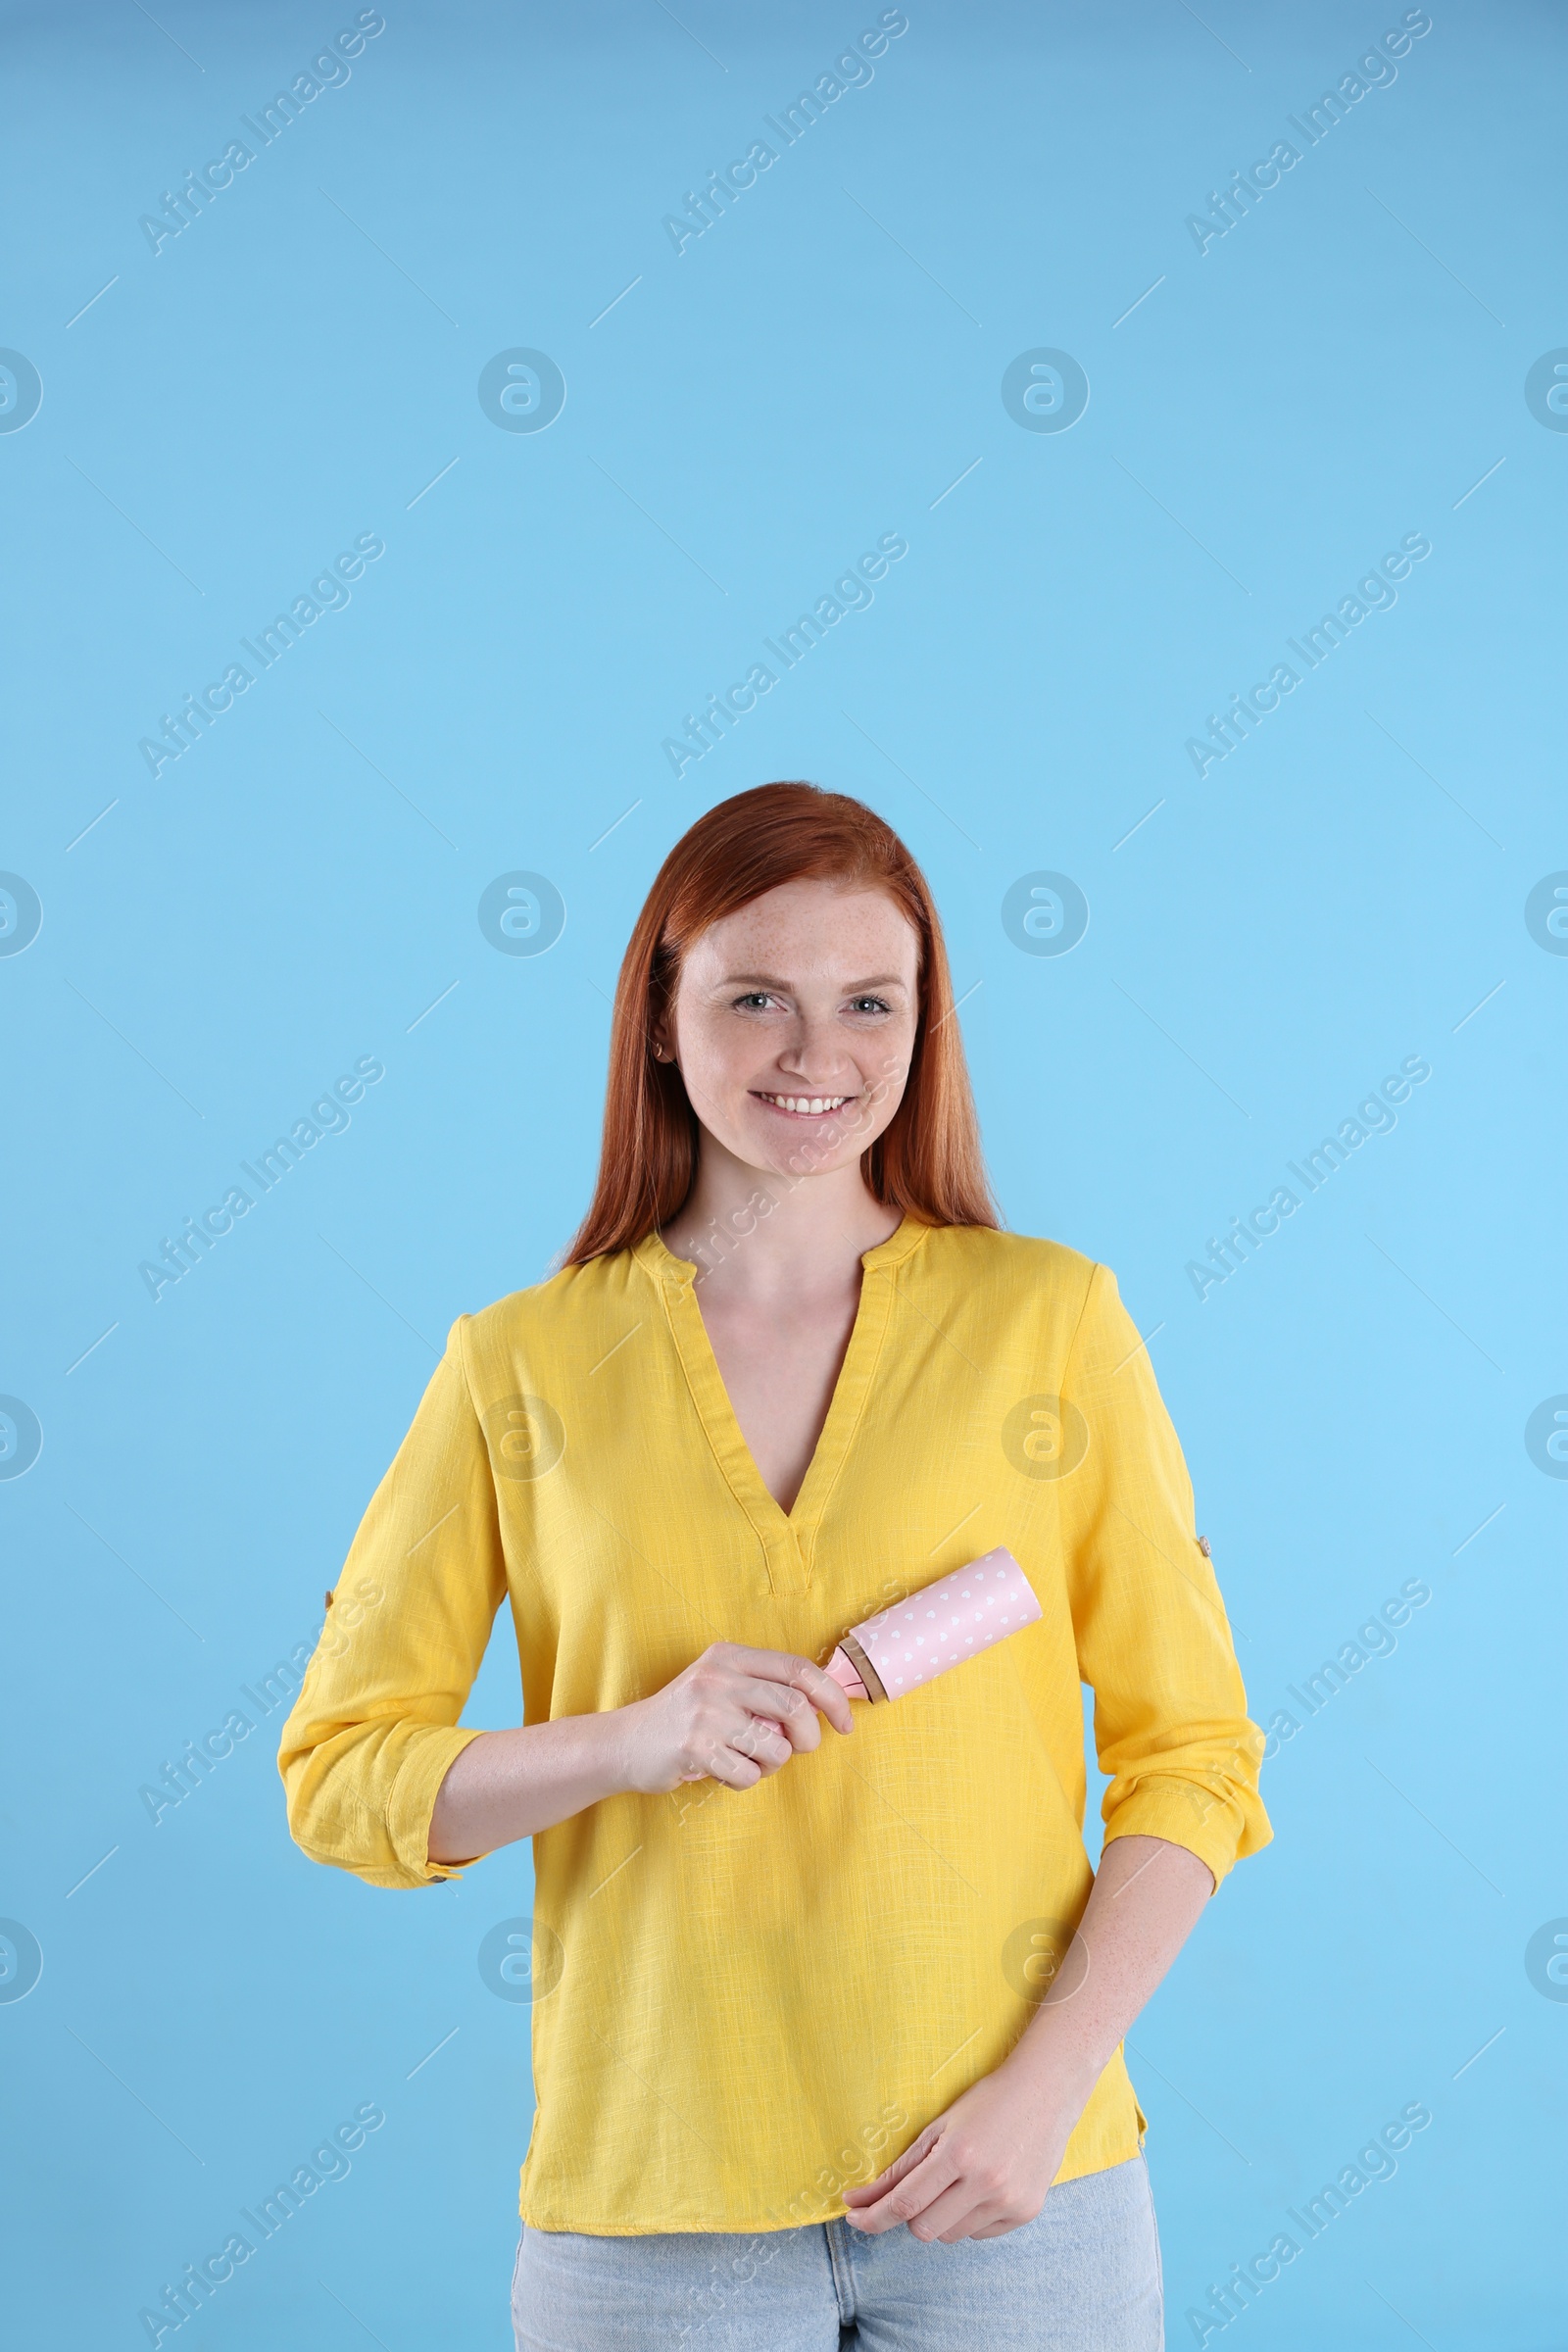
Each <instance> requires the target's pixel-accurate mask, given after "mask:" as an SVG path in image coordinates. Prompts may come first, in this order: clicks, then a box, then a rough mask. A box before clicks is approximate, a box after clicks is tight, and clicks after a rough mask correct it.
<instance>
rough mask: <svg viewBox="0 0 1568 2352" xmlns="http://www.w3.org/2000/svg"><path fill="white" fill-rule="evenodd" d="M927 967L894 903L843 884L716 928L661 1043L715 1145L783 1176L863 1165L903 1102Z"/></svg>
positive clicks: (744, 910)
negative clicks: (921, 975)
mask: <svg viewBox="0 0 1568 2352" xmlns="http://www.w3.org/2000/svg"><path fill="white" fill-rule="evenodd" d="M918 959H919V947H918V942H917V940H916V937H915V933H914V931H913V929H912V927H911V926H910V924H909V923H908V921H907V919H906V917H905V915H904V914H903V913H902V912H901V910H900V909H899V907H897V906H895V904H894V902H893V901H892V900H891V899H890V898H887V897H885V896H884V895H883V893H882V892H881V891H878V890H863V889H859V888H856V887H851V886H846V885H844V884H842V883H833V882H816V881H808V882H785V883H782V884H781V885H780V887H779V888H778V889H777V890H770V891H768V892H766V893H765V894H764V895H763V897H761V898H760V899H754V900H753V901H752V903H751V905H750V906H749V907H740V908H739V909H738V911H737V912H736V913H734V914H730V915H726V916H725V917H724V919H723V921H722V922H717V923H714V924H712V925H711V927H710V929H708V930H707V931H705V932H704V933H703V934H702V936H701V937H700V938H699V939H697V940H696V941H695V942H694V943H693V946H692V948H691V950H690V952H689V954H688V955H687V957H686V960H685V964H684V966H683V968H682V971H681V976H680V982H679V986H678V988H677V990H676V994H675V1002H674V1005H673V1007H672V1017H671V1019H670V1021H669V1023H668V1025H667V1028H666V1031H665V1033H664V1035H663V1037H662V1043H663V1044H664V1045H665V1047H666V1049H672V1050H673V1053H674V1056H675V1060H676V1062H677V1063H678V1065H679V1068H680V1073H681V1076H682V1078H683V1079H684V1080H685V1082H686V1092H687V1094H688V1096H689V1097H690V1099H691V1103H692V1108H693V1109H694V1110H695V1111H696V1113H697V1116H698V1118H699V1120H700V1121H701V1122H702V1124H703V1126H704V1127H705V1128H706V1129H707V1130H708V1132H709V1134H710V1135H711V1136H712V1137H713V1139H714V1140H715V1142H717V1143H719V1144H721V1145H722V1146H723V1148H724V1149H725V1150H726V1151H727V1152H731V1153H733V1155H734V1156H735V1157H736V1158H737V1159H738V1160H740V1161H742V1162H743V1163H744V1164H745V1165H746V1166H749V1167H756V1168H766V1169H772V1170H775V1171H777V1172H779V1173H781V1174H782V1173H785V1172H789V1173H791V1174H799V1173H802V1172H803V1165H802V1163H803V1161H807V1162H809V1166H807V1167H806V1169H805V1172H807V1173H809V1174H813V1175H816V1174H822V1173H825V1172H826V1171H828V1170H830V1169H833V1168H838V1167H843V1166H847V1165H850V1164H852V1163H853V1162H854V1161H856V1160H858V1157H859V1155H860V1153H861V1152H864V1151H865V1150H866V1148H867V1146H868V1145H870V1144H872V1143H874V1142H875V1140H876V1138H877V1137H878V1136H879V1135H880V1134H882V1132H883V1130H884V1129H885V1128H886V1127H887V1125H888V1124H889V1122H890V1120H891V1119H892V1117H893V1115H894V1113H895V1111H896V1110H897V1109H898V1107H899V1103H901V1101H902V1100H903V1096H904V1087H905V1082H906V1079H907V1076H908V1068H909V1056H910V1054H911V1053H912V1051H913V1047H914V1037H915V1024H916V1019H917V1015H918V997H917V983H918ZM805 1146H809V1150H806V1149H803V1147H805Z"/></svg>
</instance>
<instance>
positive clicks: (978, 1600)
mask: <svg viewBox="0 0 1568 2352" xmlns="http://www.w3.org/2000/svg"><path fill="white" fill-rule="evenodd" d="M1043 1613H1044V1612H1043V1611H1042V1609H1041V1606H1040V1603H1039V1601H1038V1600H1037V1599H1036V1598H1035V1593H1034V1588H1033V1586H1032V1585H1031V1584H1030V1582H1029V1579H1028V1578H1027V1577H1026V1576H1025V1574H1024V1572H1023V1570H1022V1569H1021V1568H1020V1567H1019V1565H1018V1563H1017V1561H1016V1560H1015V1559H1014V1558H1013V1556H1012V1554H1011V1552H1010V1551H1007V1550H1005V1549H1004V1548H1003V1547H1002V1546H1001V1545H1000V1544H999V1545H998V1547H997V1549H996V1550H995V1551H988V1552H987V1553H986V1554H985V1556H984V1558H983V1559H978V1560H971V1561H970V1563H969V1565H968V1567H967V1568H955V1569H954V1571H953V1573H952V1575H951V1576H940V1577H938V1579H937V1581H936V1583H935V1584H934V1585H927V1586H926V1588H925V1590H924V1591H923V1592H921V1593H910V1594H909V1596H908V1598H907V1599H906V1600H900V1601H896V1602H895V1603H894V1605H893V1607H892V1608H890V1609H883V1610H881V1611H880V1612H879V1613H878V1614H877V1615H876V1616H875V1617H868V1618H867V1619H866V1621H865V1623H864V1624H863V1625H857V1626H852V1627H851V1629H850V1631H849V1632H848V1633H847V1634H845V1635H844V1636H843V1637H842V1638H841V1640H840V1642H839V1645H838V1647H837V1649H835V1651H834V1652H833V1655H832V1656H831V1657H830V1658H829V1660H828V1662H827V1672H828V1673H829V1674H830V1675H831V1676H832V1677H833V1680H834V1681H835V1682H836V1683H837V1684H838V1685H839V1686H840V1687H841V1689H842V1690H844V1691H846V1692H847V1693H848V1695H849V1696H850V1697H851V1698H868V1699H869V1700H870V1701H871V1703H872V1705H873V1706H876V1705H879V1704H880V1703H881V1702H882V1701H884V1700H886V1699H891V1698H902V1697H903V1696H904V1695H905V1693H906V1692H907V1691H915V1690H918V1689H919V1687H920V1685H921V1684H922V1683H929V1682H932V1681H934V1680H935V1678H936V1677H937V1676H938V1675H939V1674H946V1673H947V1671H948V1668H949V1667H950V1666H958V1665H961V1664H962V1662H963V1660H964V1659H965V1658H972V1657H975V1656H977V1655H978V1653H979V1652H980V1651H981V1650H982V1649H991V1648H993V1647H994V1646H995V1644H996V1643H997V1642H1005V1640H1006V1638H1007V1636H1008V1635H1009V1634H1016V1633H1020V1632H1021V1631H1022V1630H1023V1628H1024V1627H1025V1626H1026V1625H1037V1624H1038V1623H1039V1621H1040V1618H1041V1616H1042V1615H1043Z"/></svg>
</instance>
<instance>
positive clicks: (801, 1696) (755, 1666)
mask: <svg viewBox="0 0 1568 2352" xmlns="http://www.w3.org/2000/svg"><path fill="white" fill-rule="evenodd" d="M819 1713H820V1714H823V1715H825V1716H826V1717H827V1719H828V1721H829V1723H831V1724H832V1726H833V1728H834V1730H835V1731H836V1732H843V1733H847V1732H852V1731H853V1730H854V1729H855V1719H854V1717H853V1716H852V1714H851V1712H850V1702H849V1699H848V1697H847V1696H846V1695H845V1693H844V1691H842V1690H841V1688H840V1687H839V1685H838V1684H837V1683H836V1682H835V1681H834V1680H833V1678H832V1676H831V1675H830V1674H825V1673H824V1672H823V1670H822V1668H821V1667H820V1666H814V1665H813V1664H812V1663H811V1661H810V1659H809V1658H800V1657H795V1656H794V1655H792V1654H791V1652H790V1651H788V1650H784V1649H747V1648H744V1647H743V1646H742V1645H741V1644H740V1643H738V1642H712V1643H711V1645H710V1647H709V1648H707V1649H705V1650H704V1652H703V1654H702V1656H701V1657H700V1658H695V1659H694V1660H693V1661H692V1663H691V1665H690V1666H688V1667H686V1668H685V1669H684V1671H683V1672H682V1673H680V1674H677V1675H676V1677H675V1679H674V1681H673V1682H672V1683H666V1684H665V1686H664V1688H663V1690H662V1691H656V1692H655V1694H654V1696H653V1697H652V1698H640V1699H634V1700H633V1701H632V1703H631V1704H630V1705H629V1706H625V1707H621V1708H620V1709H618V1711H617V1717H616V1722H617V1729H618V1731H619V1733H620V1736H621V1739H622V1740H623V1741H624V1751H623V1753H624V1762H623V1772H624V1780H623V1783H622V1785H623V1786H624V1787H626V1788H628V1789H637V1790H638V1791H639V1792H640V1793H641V1794H643V1795H645V1796H654V1795H658V1794H661V1793H662V1791H663V1790H665V1789H677V1788H679V1786H680V1784H681V1782H682V1781H700V1780H704V1779H709V1778H711V1779H712V1780H715V1781H722V1782H723V1784H724V1785H725V1787H726V1788H729V1789H754V1788H755V1787H756V1786H757V1783H758V1782H759V1781H760V1780H763V1779H765V1778H766V1777H767V1776H768V1775H769V1774H771V1773H775V1772H777V1771H778V1769H779V1767H780V1765H782V1764H787V1763H788V1762H789V1759H790V1758H791V1756H793V1755H796V1754H805V1753H806V1751H807V1750H808V1749H809V1748H813V1747H817V1746H819V1745H820V1744H821V1739H822V1729H821V1726H820V1724H819V1723H818V1721H817V1716H818V1714H819Z"/></svg>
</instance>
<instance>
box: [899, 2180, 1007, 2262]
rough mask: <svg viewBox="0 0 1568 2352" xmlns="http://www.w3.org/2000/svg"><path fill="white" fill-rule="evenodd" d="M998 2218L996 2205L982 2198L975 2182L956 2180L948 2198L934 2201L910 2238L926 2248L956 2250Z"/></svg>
mask: <svg viewBox="0 0 1568 2352" xmlns="http://www.w3.org/2000/svg"><path fill="white" fill-rule="evenodd" d="M996 2218H997V2208H996V2205H995V2204H994V2203H993V2202H992V2200H991V2199H990V2198H989V2197H986V2196H983V2195H982V2194H981V2192H980V2191H979V2190H978V2189H977V2188H976V2187H975V2185H974V2183H973V2181H972V2180H955V2181H954V2183H953V2186H952V2187H951V2188H950V2189H948V2190H947V2191H946V2192H945V2194H944V2195H942V2196H940V2197H934V2198H933V2199H932V2201H931V2203H930V2204H929V2205H928V2206H927V2207H926V2208H925V2210H924V2212H923V2213H920V2214H918V2215H917V2216H916V2217H915V2219H914V2220H913V2221H912V2222H911V2223H910V2224H909V2235H910V2236H911V2237H917V2238H919V2240H920V2242H921V2243H922V2245H926V2244H933V2243H937V2242H940V2243H942V2244H943V2245H949V2246H954V2245H956V2244H957V2243H958V2240H959V2239H960V2238H964V2237H972V2236H973V2235H974V2234H975V2231H976V2229H978V2228H981V2227H983V2226H986V2225H989V2224H990V2223H991V2222H993V2221H995V2220H996Z"/></svg>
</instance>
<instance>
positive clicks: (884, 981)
mask: <svg viewBox="0 0 1568 2352" xmlns="http://www.w3.org/2000/svg"><path fill="white" fill-rule="evenodd" d="M718 985H719V987H720V988H776V989H780V990H782V991H783V992H784V993H785V994H786V995H787V994H788V993H789V987H790V983H789V982H788V981H787V980H780V979H778V978H777V977H776V975H775V974H773V973H772V972H729V973H727V974H726V975H725V977H724V978H723V979H722V980H721V981H720V982H719V983H718ZM906 986H907V982H906V981H905V979H904V976H903V974H902V973H900V972H882V973H880V974H878V976H877V977H876V978H875V979H872V980H852V981H851V982H850V983H849V985H848V986H847V987H846V989H845V991H844V994H845V995H846V996H848V997H858V996H860V995H862V994H863V992H864V991H865V990H866V989H868V988H904V987H906Z"/></svg>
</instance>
